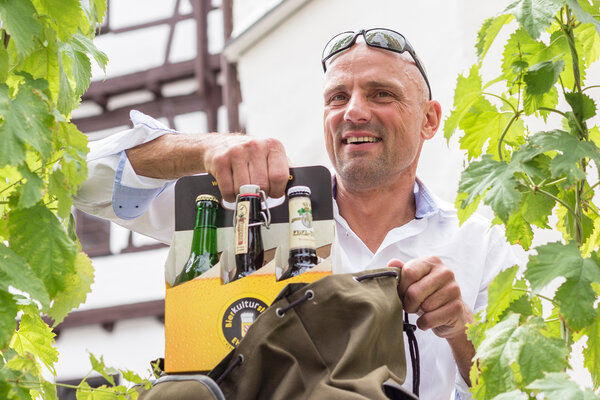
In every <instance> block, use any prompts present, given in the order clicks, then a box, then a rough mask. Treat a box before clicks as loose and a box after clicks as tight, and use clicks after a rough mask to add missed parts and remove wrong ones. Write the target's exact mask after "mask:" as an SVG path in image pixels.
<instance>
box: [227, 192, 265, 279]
mask: <svg viewBox="0 0 600 400" xmlns="http://www.w3.org/2000/svg"><path fill="white" fill-rule="evenodd" d="M260 204H261V199H260V187H259V186H258V185H243V186H242V187H240V195H239V197H238V201H237V204H236V215H235V229H234V234H235V267H236V269H235V275H234V277H233V278H232V279H231V281H235V280H237V279H240V278H243V277H245V276H246V275H250V274H251V273H253V272H254V271H256V270H257V269H259V268H260V267H262V265H263V260H264V256H265V250H264V247H263V241H262V235H261V232H260V227H261V225H262V221H261V213H260V210H261V206H260Z"/></svg>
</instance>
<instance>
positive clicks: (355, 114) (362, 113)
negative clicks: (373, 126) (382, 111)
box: [344, 93, 371, 123]
mask: <svg viewBox="0 0 600 400" xmlns="http://www.w3.org/2000/svg"><path fill="white" fill-rule="evenodd" d="M344 119H345V120H346V121H348V122H354V123H364V122H368V121H370V119H371V108H370V107H369V101H368V99H367V98H365V96H363V95H361V94H357V93H353V94H352V97H350V100H349V101H348V103H347V105H346V111H345V113H344Z"/></svg>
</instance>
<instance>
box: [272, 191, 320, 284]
mask: <svg viewBox="0 0 600 400" xmlns="http://www.w3.org/2000/svg"><path fill="white" fill-rule="evenodd" d="M288 206H289V211H290V257H289V259H288V269H286V270H285V272H284V273H283V274H282V275H281V278H280V280H282V279H287V278H291V277H292V276H296V275H300V274H301V273H303V272H306V271H308V270H309V269H311V268H312V267H314V266H315V265H317V263H318V258H317V251H316V245H315V234H314V229H313V224H312V206H311V202H310V188H309V187H307V186H293V187H291V188H289V189H288Z"/></svg>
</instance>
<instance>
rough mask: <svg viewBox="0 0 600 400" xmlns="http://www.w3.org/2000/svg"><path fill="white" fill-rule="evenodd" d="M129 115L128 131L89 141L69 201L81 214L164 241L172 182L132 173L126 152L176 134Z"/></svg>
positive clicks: (138, 115) (169, 217) (168, 231)
mask: <svg viewBox="0 0 600 400" xmlns="http://www.w3.org/2000/svg"><path fill="white" fill-rule="evenodd" d="M130 117H131V121H132V122H133V125H134V126H133V128H132V129H128V130H125V131H121V132H118V133H116V134H113V135H110V136H108V137H106V138H103V139H101V140H97V141H93V142H90V143H89V147H90V152H89V153H88V157H87V162H88V178H87V180H86V181H85V182H84V183H83V184H82V186H81V188H80V190H79V191H78V193H77V195H76V196H74V198H73V201H74V204H75V206H76V207H77V208H78V209H80V210H81V211H83V212H86V213H88V214H91V215H94V216H97V217H101V218H104V219H108V220H110V221H113V222H115V223H117V224H119V225H121V226H124V227H126V228H128V229H131V230H134V231H136V232H139V233H142V234H144V235H147V236H150V237H153V238H155V239H157V240H160V241H162V242H165V243H169V242H170V241H171V236H172V234H173V230H174V225H175V222H174V218H175V217H174V199H173V196H174V195H173V187H172V186H173V183H174V182H175V181H169V180H163V179H154V178H148V177H144V176H139V175H137V174H136V173H135V171H134V170H133V167H132V166H131V163H130V162H129V159H128V158H127V153H126V152H125V150H127V149H130V148H132V147H135V146H137V145H140V144H143V143H146V142H149V141H152V140H154V139H156V138H158V137H160V136H162V135H164V134H167V133H177V132H176V131H174V130H171V129H169V128H167V127H166V126H164V125H163V124H161V123H160V122H158V121H156V120H155V119H153V118H151V117H149V116H147V115H145V114H142V113H141V112H139V111H135V110H133V111H131V113H130Z"/></svg>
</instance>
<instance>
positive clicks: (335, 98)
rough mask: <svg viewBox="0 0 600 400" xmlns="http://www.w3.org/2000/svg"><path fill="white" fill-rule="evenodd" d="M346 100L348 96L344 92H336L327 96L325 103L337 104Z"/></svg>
mask: <svg viewBox="0 0 600 400" xmlns="http://www.w3.org/2000/svg"><path fill="white" fill-rule="evenodd" d="M346 101H348V96H346V95H345V94H344V93H336V94H334V95H333V96H331V97H330V98H329V101H328V102H327V104H331V105H338V104H343V103H345V102H346Z"/></svg>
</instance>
